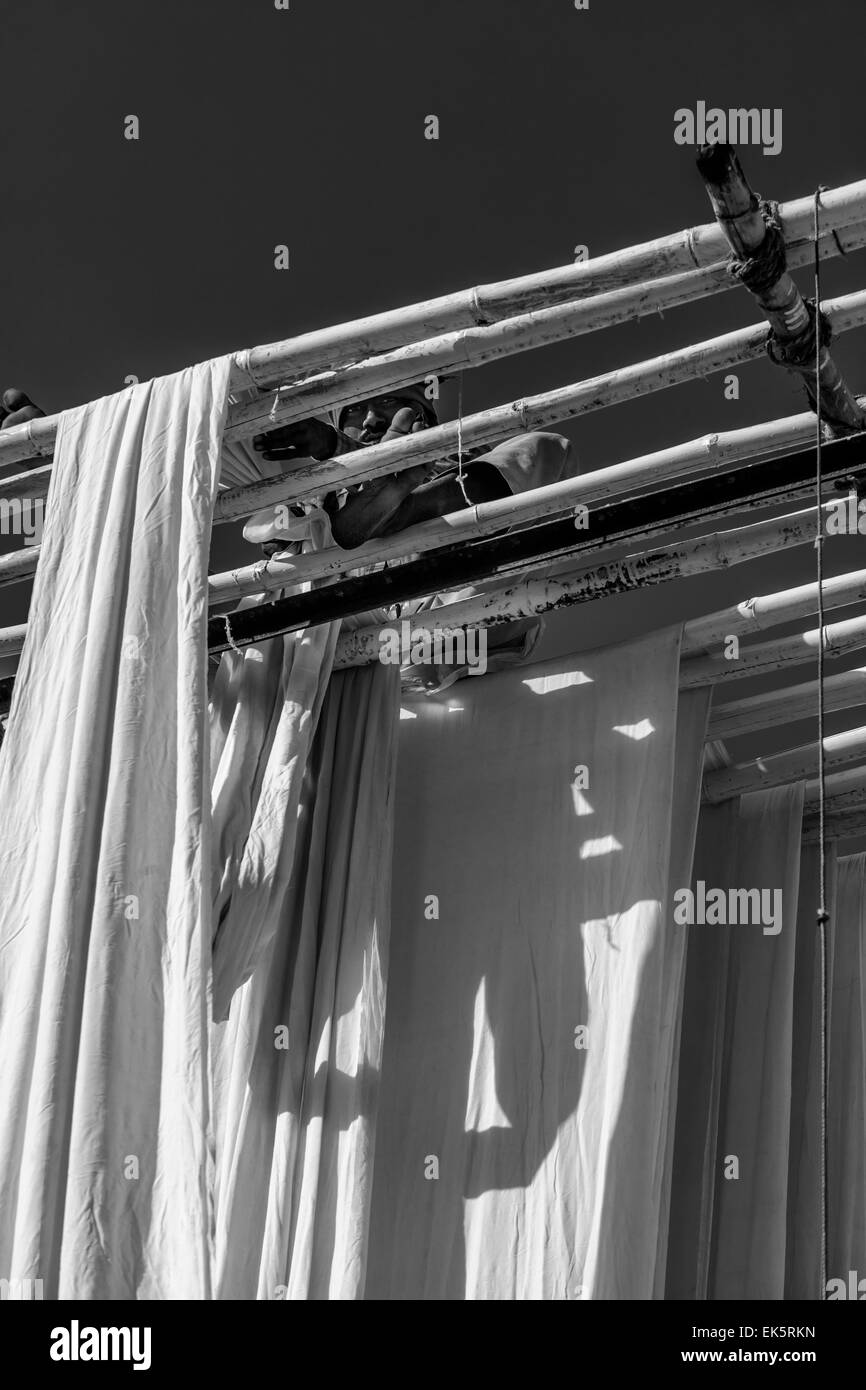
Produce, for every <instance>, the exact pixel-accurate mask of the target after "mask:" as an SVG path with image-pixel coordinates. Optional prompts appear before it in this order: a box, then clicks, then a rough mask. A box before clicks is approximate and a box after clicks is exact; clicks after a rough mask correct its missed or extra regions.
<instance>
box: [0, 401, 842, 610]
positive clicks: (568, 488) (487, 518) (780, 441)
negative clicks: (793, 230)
mask: <svg viewBox="0 0 866 1390" xmlns="http://www.w3.org/2000/svg"><path fill="white" fill-rule="evenodd" d="M864 402H866V397H864ZM814 429H815V420H814V416H813V415H812V414H811V412H809V411H802V412H801V413H800V414H798V415H791V416H788V417H786V418H783V419H780V420H772V421H767V422H765V423H763V424H760V425H751V426H748V427H746V428H744V429H739V430H728V431H726V432H722V433H715V434H707V435H703V436H702V437H701V438H700V439H694V440H690V441H688V442H686V443H683V444H677V445H673V446H671V447H669V448H666V449H660V450H657V451H655V452H654V453H651V454H643V455H640V456H639V457H637V458H634V459H628V460H626V461H624V462H622V463H618V464H612V465H609V466H607V467H605V468H598V469H594V470H593V471H592V472H590V473H583V474H581V475H580V476H579V477H577V478H569V479H566V480H564V481H563V482H559V483H552V484H550V485H549V486H548V487H543V488H536V489H534V490H532V491H529V492H524V493H520V494H519V495H518V496H514V497H507V498H502V499H500V500H497V501H495V502H485V503H481V504H479V505H478V506H476V507H473V508H465V509H463V510H461V511H459V512H451V513H449V514H447V515H445V516H443V517H440V518H437V519H436V520H435V521H428V522H424V523H422V524H421V525H418V526H413V527H409V528H407V529H406V530H404V531H401V532H399V533H398V534H397V535H395V536H391V537H386V538H384V539H381V540H375V541H369V542H368V543H367V544H366V545H362V546H359V547H357V548H356V549H355V550H352V551H351V552H347V551H345V550H341V549H340V548H339V547H338V546H331V547H329V548H328V549H326V550H323V551H318V552H316V553H313V554H309V555H304V556H291V557H287V558H285V559H281V558H279V557H274V558H272V559H271V560H270V561H269V562H268V564H267V565H263V563H262V562H261V561H260V560H259V561H256V562H255V563H253V564H250V565H247V566H243V567H241V568H237V569H233V570H227V571H225V572H223V573H221V574H217V575H212V576H211V580H210V592H211V602H212V603H217V602H221V601H223V599H228V598H232V597H242V596H245V595H251V594H263V593H267V592H269V591H272V590H276V589H281V588H284V587H285V586H286V585H290V584H298V583H301V582H305V581H309V580H313V579H323V578H327V577H331V576H341V575H346V574H349V573H351V571H352V570H353V569H357V568H358V567H360V566H361V565H370V564H381V563H384V562H385V561H394V560H397V559H403V558H405V557H407V556H409V555H418V554H424V553H426V552H427V551H429V550H432V549H435V548H436V547H438V546H442V545H448V544H453V543H456V542H457V541H460V540H464V539H472V538H478V537H481V536H486V535H490V534H492V533H493V532H495V531H497V530H500V529H501V528H503V527H505V526H511V525H516V524H526V523H529V522H532V521H539V520H542V519H543V518H545V517H548V516H554V515H557V514H559V513H562V512H565V511H567V510H569V509H571V508H573V507H576V506H578V505H580V504H583V505H586V504H589V503H591V502H597V501H600V500H602V499H604V498H606V497H613V496H617V495H619V494H620V493H622V492H625V491H627V490H628V489H629V488H632V487H635V486H642V487H651V486H656V485H658V484H660V483H666V482H671V481H673V480H674V479H676V478H679V477H683V476H686V475H691V474H695V475H702V474H706V473H710V472H713V471H717V470H720V469H723V468H725V467H727V466H728V465H730V464H732V463H736V462H746V461H748V460H750V459H754V458H758V457H767V456H770V455H772V454H775V453H782V452H784V451H785V450H788V449H791V448H793V447H795V446H796V445H798V444H806V443H808V442H809V440H810V439H811V438H812V436H813V435H814ZM36 471H37V472H38V473H39V474H41V475H42V480H43V481H44V487H45V489H46V490H47V487H48V482H49V480H50V469H49V468H47V467H46V468H42V469H39V470H36ZM31 476H32V475H29V474H27V473H23V474H20V475H16V477H15V478H10V479H7V480H5V485H4V484H0V487H2V488H3V489H4V491H5V493H6V495H8V496H16V495H20V496H22V497H24V496H27V495H28V494H29V493H30V492H36V491H37V489H36V487H32V486H30V487H29V486H28V485H29V484H30V481H31ZM19 485H20V486H19ZM2 495H4V492H3V491H0V496H2ZM38 554H39V551H38V547H32V549H30V550H29V551H26V552H24V551H16V552H14V553H13V554H12V555H8V556H3V557H0V585H3V584H9V583H14V582H18V581H20V580H24V579H27V578H29V577H30V575H32V574H33V573H34V571H35V568H36V563H37V560H38Z"/></svg>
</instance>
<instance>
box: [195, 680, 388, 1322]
mask: <svg viewBox="0 0 866 1390" xmlns="http://www.w3.org/2000/svg"><path fill="white" fill-rule="evenodd" d="M399 692H400V684H399V671H398V670H397V668H396V667H393V666H392V667H385V666H381V665H376V666H374V667H372V668H370V669H359V670H353V671H344V672H341V673H338V674H337V675H335V676H334V677H333V678H332V680H331V682H330V684H329V686H328V691H327V694H326V696H325V699H324V704H323V706H322V711H321V716H320V719H319V726H318V730H317V733H316V738H315V742H314V745H313V747H312V749H311V751H310V754H309V758H308V761H307V767H306V777H305V782H304V787H303V792H302V794H301V796H300V798H299V803H298V805H297V806H296V807H295V808H294V812H293V815H294V819H295V820H296V822H297V829H296V831H295V827H294V826H287V825H286V824H285V822H284V820H282V819H273V820H272V821H270V822H269V824H268V826H267V828H266V832H265V833H266V835H268V836H270V837H273V838H274V839H279V838H280V837H281V836H284V835H285V834H287V832H288V831H291V840H292V842H293V844H294V861H293V865H292V873H291V879H290V881H289V885H288V889H287V891H286V893H285V895H284V897H283V899H282V901H281V902H277V904H276V906H277V909H278V919H279V920H278V930H277V931H275V932H273V933H272V934H271V936H270V945H269V947H268V949H266V950H265V952H264V953H263V954H262V956H261V958H260V960H259V963H258V965H257V968H256V969H255V970H254V972H253V974H252V976H251V978H250V979H249V981H248V982H247V983H246V984H245V985H244V986H243V987H242V988H241V989H239V990H238V991H237V993H236V994H235V995H234V998H233V1000H232V1005H231V1012H230V1015H229V1019H228V1022H227V1023H225V1024H224V1025H222V1026H219V1027H217V1028H216V1029H215V1048H214V1051H215V1059H216V1063H215V1065H216V1074H215V1108H216V1114H217V1137H218V1162H217V1183H218V1193H217V1272H216V1288H217V1297H219V1298H223V1299H237V1298H260V1299H278V1298H289V1299H304V1298H316V1299H318V1298H332V1299H353V1298H359V1297H361V1296H362V1293H363V1289H364V1276H365V1267H366V1251H367V1224H368V1219H369V1207H370V1197H371V1192H372V1181H373V1151H374V1142H375V1133H376V1107H377V1094H378V1087H379V1071H380V1057H381V1048H382V1034H383V1028H384V1011H385V982H386V979H387V968H388V966H387V962H388V934H389V928H388V923H389V908H390V858H391V826H392V819H393V781H394V766H395V756H396V727H397V716H398V708H399ZM273 905H274V904H273V903H272V907H273Z"/></svg>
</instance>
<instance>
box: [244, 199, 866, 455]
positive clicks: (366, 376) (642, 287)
mask: <svg viewBox="0 0 866 1390" xmlns="http://www.w3.org/2000/svg"><path fill="white" fill-rule="evenodd" d="M864 245H866V223H861V224H859V225H858V226H857V227H854V228H847V229H843V231H842V233H841V235H839V234H835V235H834V234H832V233H830V234H825V235H824V237H823V238H822V240H821V247H820V251H821V256H822V258H823V259H827V258H828V257H830V256H834V255H838V254H839V252H840V250H842V251H843V252H844V253H845V254H848V253H849V252H850V251H855V250H858V249H859V248H860V247H862V246H864ZM813 255H814V252H813V248H812V246H811V244H810V243H809V242H803V243H801V244H799V245H797V246H795V247H794V248H793V249H792V251H791V264H792V265H795V266H796V265H807V264H811V262H812V259H813ZM733 284H734V281H733V280H732V279H731V276H730V274H729V272H728V266H727V262H720V263H719V264H718V265H714V266H709V267H708V268H707V269H706V270H692V271H687V272H686V273H685V274H683V275H671V276H668V277H666V278H665V279H662V280H650V281H647V282H645V283H641V284H637V285H629V286H627V287H626V288H625V289H620V290H612V291H610V292H609V293H607V294H601V295H597V296H596V297H594V298H592V299H581V300H578V301H576V302H569V303H567V304H561V305H557V306H555V307H554V308H551V309H541V310H536V311H534V312H532V313H529V314H522V315H519V316H518V317H515V318H509V319H503V320H502V321H501V322H500V323H497V324H494V325H492V326H491V327H472V328H463V329H460V330H459V331H458V332H455V333H445V334H440V335H439V336H438V337H435V338H429V339H427V340H426V341H424V342H420V343H412V344H410V345H409V346H408V347H403V348H399V349H397V350H396V351H395V352H389V353H383V354H381V355H380V356H376V357H369V358H365V359H364V360H363V361H361V362H354V363H352V364H351V366H348V367H341V368H339V369H338V370H336V371H328V372H322V373H319V374H318V375H317V376H314V377H308V378H302V379H301V380H299V381H294V382H291V383H289V384H288V385H286V386H282V387H280V388H279V394H278V395H277V396H276V397H274V396H273V395H272V394H271V393H270V392H268V393H267V394H266V395H263V396H260V397H257V398H255V399H254V400H252V401H249V402H244V403H239V404H238V405H237V406H235V407H233V408H232V411H231V416H230V420H229V422H228V424H227V426H226V431H225V437H226V438H227V439H239V438H244V437H246V436H249V434H250V433H251V432H255V433H257V432H258V431H259V430H263V431H264V430H268V429H273V428H274V426H275V424H280V425H285V424H289V423H291V422H292V421H293V420H303V419H305V418H306V417H307V416H310V415H317V414H321V413H322V412H324V411H326V410H333V409H336V408H339V407H342V406H345V405H349V404H350V403H352V402H353V401H357V400H361V399H364V398H365V397H369V396H372V395H375V394H377V393H379V392H382V391H385V390H394V389H397V388H399V387H402V386H409V385H411V384H412V383H414V382H418V381H423V380H425V379H426V378H427V377H430V376H435V375H443V374H446V375H453V374H455V373H457V372H460V371H464V370H467V369H469V368H473V367H481V366H483V365H485V364H486V363H489V362H495V361H499V360H500V359H501V358H504V357H510V356H512V355H514V354H515V353H518V352H526V351H528V350H530V349H533V348H539V347H545V346H548V345H550V344H552V343H559V342H563V341H565V340H566V339H570V338H577V337H580V336H581V335H582V334H586V333H592V332H597V331H598V330H600V329H603V328H610V327H613V326H614V325H616V324H620V323H625V322H628V321H629V320H636V319H640V318H643V317H644V316H645V315H647V314H653V313H662V312H663V311H664V310H666V309H673V308H676V307H678V306H679V305H682V304H688V303H691V302H693V301H695V300H699V299H702V298H705V297H706V296H708V295H711V294H717V293H719V292H720V291H723V290H728V289H731V288H732V286H733Z"/></svg>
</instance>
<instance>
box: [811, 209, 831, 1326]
mask: <svg viewBox="0 0 866 1390" xmlns="http://www.w3.org/2000/svg"><path fill="white" fill-rule="evenodd" d="M820 201H821V189H820V188H818V189H816V191H815V218H814V228H813V239H814V249H815V313H816V316H817V317H820V311H821V251H820V246H819V241H818V216H819V206H820ZM821 351H822V343H821V334H820V333H816V334H815V416H816V422H817V423H816V430H815V525H816V535H815V556H816V568H817V580H818V632H819V640H818V844H819V850H818V854H819V872H818V937H819V955H820V967H819V969H820V977H821V1027H820V1034H821V1043H820V1051H821V1107H820V1108H821V1119H820V1126H821V1160H820V1163H821V1294H820V1297H821V1299H822V1300H824V1299H826V1297H827V1245H828V1217H827V1166H828V1165H827V1092H828V1075H827V927H828V924H829V920H830V914H829V913H828V911H827V840H826V833H825V825H824V813H825V805H824V802H825V767H824V511H823V487H822V482H823V480H822V477H821V430H822V422H821V376H820V372H821Z"/></svg>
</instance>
